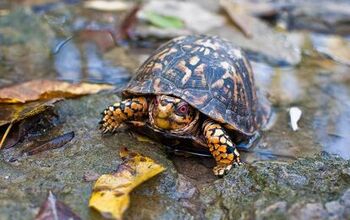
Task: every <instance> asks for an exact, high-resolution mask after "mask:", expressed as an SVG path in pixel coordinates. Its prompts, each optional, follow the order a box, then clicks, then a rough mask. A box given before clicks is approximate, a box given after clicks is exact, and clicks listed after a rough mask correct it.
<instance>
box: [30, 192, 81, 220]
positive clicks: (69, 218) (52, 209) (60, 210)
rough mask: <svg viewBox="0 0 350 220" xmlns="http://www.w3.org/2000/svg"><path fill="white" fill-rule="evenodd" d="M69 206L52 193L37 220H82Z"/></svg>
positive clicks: (41, 208) (42, 206)
mask: <svg viewBox="0 0 350 220" xmlns="http://www.w3.org/2000/svg"><path fill="white" fill-rule="evenodd" d="M80 219H81V218H80V217H79V216H77V215H76V214H75V213H74V212H73V211H72V210H71V209H70V208H69V207H68V206H67V205H65V204H64V203H63V202H61V201H59V200H57V198H56V196H55V195H54V194H53V193H52V192H51V191H50V192H49V195H48V196H47V199H46V200H45V202H44V203H43V204H42V205H41V207H40V210H39V213H38V214H37V215H36V217H35V220H80Z"/></svg>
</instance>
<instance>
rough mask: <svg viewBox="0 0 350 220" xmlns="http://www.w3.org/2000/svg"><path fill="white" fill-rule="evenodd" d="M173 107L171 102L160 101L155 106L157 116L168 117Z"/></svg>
mask: <svg viewBox="0 0 350 220" xmlns="http://www.w3.org/2000/svg"><path fill="white" fill-rule="evenodd" d="M163 104H165V105H163ZM173 108H174V105H173V104H172V103H160V104H159V105H158V108H157V110H158V114H157V118H161V119H167V118H169V116H170V115H171V113H172V112H173Z"/></svg>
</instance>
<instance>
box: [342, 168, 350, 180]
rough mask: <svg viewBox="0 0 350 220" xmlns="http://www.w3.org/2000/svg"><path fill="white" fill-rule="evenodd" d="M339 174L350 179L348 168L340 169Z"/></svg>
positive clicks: (349, 169)
mask: <svg viewBox="0 0 350 220" xmlns="http://www.w3.org/2000/svg"><path fill="white" fill-rule="evenodd" d="M341 174H342V176H343V177H344V178H346V179H348V180H350V168H345V169H343V170H342V171H341Z"/></svg>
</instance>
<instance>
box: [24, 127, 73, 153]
mask: <svg viewBox="0 0 350 220" xmlns="http://www.w3.org/2000/svg"><path fill="white" fill-rule="evenodd" d="M73 138H74V132H73V131H71V132H68V133H65V134H63V135H60V136H58V137H55V138H53V139H51V140H49V141H45V142H39V143H36V142H33V143H32V144H30V145H29V146H28V147H26V148H25V149H23V150H22V153H26V154H28V155H34V154H38V153H41V152H43V151H48V150H53V149H57V148H60V147H63V146H64V145H65V144H66V143H68V142H69V141H71V140H72V139H73Z"/></svg>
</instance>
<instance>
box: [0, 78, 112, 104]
mask: <svg viewBox="0 0 350 220" xmlns="http://www.w3.org/2000/svg"><path fill="white" fill-rule="evenodd" d="M112 88H113V86H111V85H103V84H90V83H78V84H71V83H68V82H63V81H55V80H33V81H28V82H25V83H21V84H19V85H14V86H10V87H6V88H3V89H0V103H25V102H29V101H35V100H41V99H52V98H58V97H64V98H72V97H77V96H82V95H87V94H93V93H97V92H99V91H101V90H107V89H112Z"/></svg>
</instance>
